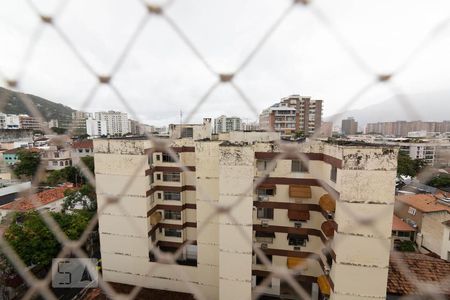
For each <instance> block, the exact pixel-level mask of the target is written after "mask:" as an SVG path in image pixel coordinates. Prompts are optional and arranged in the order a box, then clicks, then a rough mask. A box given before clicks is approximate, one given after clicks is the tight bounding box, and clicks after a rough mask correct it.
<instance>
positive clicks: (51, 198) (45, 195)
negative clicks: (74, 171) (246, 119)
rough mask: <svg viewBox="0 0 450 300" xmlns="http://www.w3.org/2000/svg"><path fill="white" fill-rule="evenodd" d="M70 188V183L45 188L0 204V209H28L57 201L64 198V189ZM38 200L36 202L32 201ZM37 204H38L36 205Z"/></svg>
mask: <svg viewBox="0 0 450 300" xmlns="http://www.w3.org/2000/svg"><path fill="white" fill-rule="evenodd" d="M69 188H72V184H65V185H64V186H60V187H57V188H54V189H50V190H46V191H43V192H40V193H37V194H34V195H31V197H29V196H26V197H22V198H18V199H16V200H15V201H12V202H10V203H8V204H5V205H2V206H0V209H3V210H14V211H28V210H31V209H33V208H38V207H41V206H44V205H47V204H49V203H52V202H55V201H58V200H60V199H62V198H64V191H65V190H67V189H69ZM34 202H38V203H34ZM36 204H38V205H36Z"/></svg>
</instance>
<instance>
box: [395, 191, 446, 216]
mask: <svg viewBox="0 0 450 300" xmlns="http://www.w3.org/2000/svg"><path fill="white" fill-rule="evenodd" d="M395 199H396V200H397V201H400V202H403V203H405V204H408V205H409V206H412V207H414V208H415V209H418V210H420V211H421V212H424V213H430V212H438V211H447V212H449V213H450V206H447V205H444V204H440V203H439V202H438V200H439V198H437V197H436V196H434V195H432V194H416V195H400V196H396V197H395Z"/></svg>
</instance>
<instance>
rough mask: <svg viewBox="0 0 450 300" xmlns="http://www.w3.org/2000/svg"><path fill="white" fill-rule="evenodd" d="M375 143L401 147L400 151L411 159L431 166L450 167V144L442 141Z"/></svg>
mask: <svg viewBox="0 0 450 300" xmlns="http://www.w3.org/2000/svg"><path fill="white" fill-rule="evenodd" d="M374 142H375V143H383V144H388V145H393V146H398V147H400V151H402V152H403V153H405V154H407V155H409V157H410V158H411V159H422V160H424V161H425V163H426V164H427V165H429V166H436V167H448V166H450V142H449V141H448V140H444V139H442V140H440V139H423V140H420V141H411V140H404V141H402V140H398V141H394V140H379V141H374Z"/></svg>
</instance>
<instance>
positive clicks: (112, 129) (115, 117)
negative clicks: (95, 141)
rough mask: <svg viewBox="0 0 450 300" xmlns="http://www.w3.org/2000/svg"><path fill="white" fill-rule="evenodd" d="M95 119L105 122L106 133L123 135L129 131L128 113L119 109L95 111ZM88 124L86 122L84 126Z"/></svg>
mask: <svg viewBox="0 0 450 300" xmlns="http://www.w3.org/2000/svg"><path fill="white" fill-rule="evenodd" d="M95 120H97V121H105V122H106V133H107V134H108V135H119V136H121V135H124V134H126V133H130V124H129V122H128V114H127V113H123V112H120V111H113V110H110V111H103V112H96V113H95ZM87 125H88V124H87V123H86V126H87Z"/></svg>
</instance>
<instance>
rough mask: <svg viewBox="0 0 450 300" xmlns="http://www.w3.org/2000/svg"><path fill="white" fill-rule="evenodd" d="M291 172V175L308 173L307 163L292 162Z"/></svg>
mask: <svg viewBox="0 0 450 300" xmlns="http://www.w3.org/2000/svg"><path fill="white" fill-rule="evenodd" d="M291 172H293V173H301V172H309V166H308V163H307V162H304V161H301V160H293V161H292V164H291Z"/></svg>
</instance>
